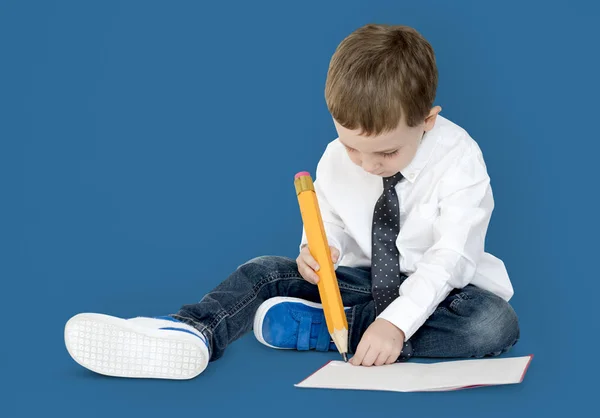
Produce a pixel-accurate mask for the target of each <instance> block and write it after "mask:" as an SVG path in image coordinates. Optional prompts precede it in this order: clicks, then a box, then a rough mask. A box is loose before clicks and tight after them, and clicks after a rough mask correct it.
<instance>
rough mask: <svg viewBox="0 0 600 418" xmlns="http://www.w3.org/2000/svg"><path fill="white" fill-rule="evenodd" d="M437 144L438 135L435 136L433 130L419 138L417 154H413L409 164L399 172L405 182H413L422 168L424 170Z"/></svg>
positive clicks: (434, 130)
mask: <svg viewBox="0 0 600 418" xmlns="http://www.w3.org/2000/svg"><path fill="white" fill-rule="evenodd" d="M437 143H438V135H437V134H436V129H435V128H434V129H431V130H430V131H428V132H426V133H425V135H423V138H421V143H420V144H419V147H418V148H417V152H416V153H415V156H414V158H413V159H412V161H411V162H410V164H409V165H407V166H406V167H405V168H404V169H403V170H402V171H401V173H402V175H403V176H404V178H405V179H406V180H408V181H409V182H411V183H414V182H415V180H416V179H417V177H418V176H419V174H420V173H421V171H422V170H423V168H425V166H426V165H427V163H428V162H429V160H430V158H431V156H432V154H433V150H434V149H435V147H436V145H437Z"/></svg>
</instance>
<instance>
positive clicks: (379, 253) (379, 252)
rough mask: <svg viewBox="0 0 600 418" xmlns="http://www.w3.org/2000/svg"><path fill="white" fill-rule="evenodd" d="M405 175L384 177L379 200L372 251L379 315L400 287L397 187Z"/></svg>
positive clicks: (373, 285)
mask: <svg viewBox="0 0 600 418" xmlns="http://www.w3.org/2000/svg"><path fill="white" fill-rule="evenodd" d="M403 178H404V177H403V176H402V174H401V173H397V174H395V175H393V176H392V177H384V178H383V193H382V194H381V196H380V197H379V200H377V203H375V211H374V212H373V236H372V252H371V288H372V289H371V290H372V293H373V299H374V301H375V311H376V312H377V315H379V314H380V313H381V312H382V311H383V310H384V309H385V308H386V307H387V306H388V305H389V304H390V303H391V302H392V301H393V300H394V299H396V297H398V288H399V287H400V266H399V263H400V253H399V252H398V248H397V247H396V238H398V233H399V232H400V202H399V201H398V194H397V193H396V189H395V186H396V184H398V182H399V181H401V180H402V179H403Z"/></svg>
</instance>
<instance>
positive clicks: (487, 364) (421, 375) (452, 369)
mask: <svg viewBox="0 0 600 418" xmlns="http://www.w3.org/2000/svg"><path fill="white" fill-rule="evenodd" d="M532 358H533V356H532V355H530V356H524V357H509V358H491V359H476V360H458V361H446V362H440V363H429V364H426V363H413V362H407V363H394V364H389V365H385V366H373V367H364V366H353V365H351V364H350V363H344V362H343V361H331V362H329V363H327V364H326V365H325V366H323V367H322V368H321V369H319V370H317V371H316V372H315V373H313V374H312V375H311V376H309V377H307V378H306V379H304V380H303V381H302V382H300V383H298V384H296V385H294V386H296V387H301V388H323V389H360V390H386V391H395V392H431V391H444V390H455V389H465V388H469V387H476V386H487V385H507V384H514V383H521V382H522V381H523V378H524V377H525V372H526V371H527V368H528V367H529V363H530V362H531V359H532Z"/></svg>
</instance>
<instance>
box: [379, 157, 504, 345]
mask: <svg viewBox="0 0 600 418" xmlns="http://www.w3.org/2000/svg"><path fill="white" fill-rule="evenodd" d="M439 205H440V215H439V217H438V218H437V219H436V221H435V224H434V231H433V233H434V242H435V243H434V245H433V246H432V247H431V248H430V249H429V250H427V251H426V252H425V254H424V255H423V258H422V259H421V260H420V261H419V262H417V263H416V269H415V272H414V273H413V274H412V275H411V276H410V277H408V278H407V279H406V280H405V281H404V283H402V286H400V295H399V297H398V298H397V299H396V300H394V301H393V302H392V303H391V304H390V305H389V306H388V307H387V308H386V309H385V310H384V311H383V312H382V313H381V314H380V315H379V316H378V318H382V319H385V320H387V321H389V322H391V323H392V324H394V325H395V326H396V327H398V328H399V329H401V330H402V331H403V332H404V334H405V340H408V339H409V338H410V337H411V336H412V335H413V334H414V333H415V332H416V331H417V330H418V329H419V328H420V327H421V326H422V325H423V323H425V321H426V320H427V318H429V316H430V315H431V314H432V313H433V312H434V311H435V309H436V308H437V306H438V304H439V303H440V302H442V301H443V300H444V299H445V298H446V297H447V296H448V294H449V293H450V292H451V291H452V289H454V288H463V287H465V286H466V285H467V284H469V282H470V281H471V279H472V278H473V276H474V274H475V270H476V268H477V263H478V261H479V259H480V257H481V256H482V254H483V253H484V242H485V236H486V232H487V228H488V224H489V221H490V217H491V215H492V210H493V208H494V200H493V196H492V190H491V187H490V179H489V176H488V174H487V170H486V167H485V163H484V161H483V157H482V156H481V151H480V150H479V148H478V147H476V146H474V147H472V148H471V150H470V152H467V153H466V155H463V156H461V158H460V160H459V161H458V162H457V164H456V165H455V166H454V167H453V168H452V169H451V171H450V172H448V173H447V175H445V176H444V179H443V180H442V183H441V184H440V203H439Z"/></svg>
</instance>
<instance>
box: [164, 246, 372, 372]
mask: <svg viewBox="0 0 600 418" xmlns="http://www.w3.org/2000/svg"><path fill="white" fill-rule="evenodd" d="M338 281H339V286H340V292H341V294H342V300H343V303H344V306H353V305H360V304H362V303H364V302H365V301H367V300H369V299H370V298H371V284H370V273H369V271H368V270H361V269H354V268H348V267H339V268H338ZM276 296H291V297H295V298H300V299H304V300H307V301H310V302H319V301H320V297H319V290H318V287H317V286H316V285H314V284H311V283H309V282H307V281H306V280H304V279H303V278H302V276H301V275H300V273H299V272H298V268H297V265H296V262H295V260H292V259H289V258H286V257H275V256H265V257H258V258H254V259H252V260H250V261H248V262H246V263H244V264H243V265H241V266H239V267H238V268H237V269H236V270H235V271H234V272H233V273H232V274H231V275H230V276H229V277H228V278H227V279H226V280H225V281H223V282H222V283H221V284H219V285H218V286H217V287H216V288H215V289H213V290H212V291H210V292H208V293H207V294H206V295H205V296H204V297H203V298H202V300H200V302H198V303H194V304H188V305H184V306H182V307H181V309H180V310H179V311H178V312H177V313H175V314H172V315H170V316H171V317H173V318H175V319H177V320H179V321H182V322H184V323H186V324H188V325H191V326H193V327H194V328H196V329H197V330H199V331H201V332H202V333H203V334H204V335H205V336H206V337H207V339H208V341H209V347H210V352H211V355H210V359H211V361H214V360H217V359H218V358H220V357H221V356H222V355H223V353H224V351H225V349H226V347H227V346H228V345H229V344H231V343H232V342H233V341H235V340H236V339H238V338H240V337H241V336H243V335H245V334H246V333H247V332H249V331H251V330H252V327H253V323H254V316H255V313H256V311H257V309H258V307H259V306H260V305H261V304H262V303H263V302H265V301H266V300H267V299H270V298H273V297H276ZM349 315H351V316H350V320H352V318H353V316H352V315H354V314H352V313H351V314H349Z"/></svg>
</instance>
